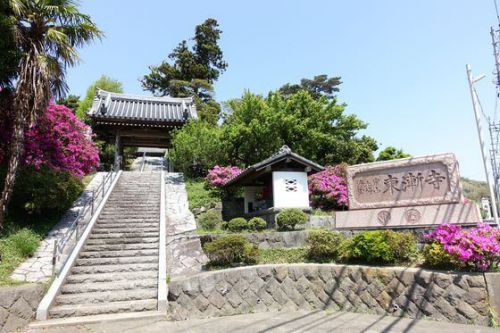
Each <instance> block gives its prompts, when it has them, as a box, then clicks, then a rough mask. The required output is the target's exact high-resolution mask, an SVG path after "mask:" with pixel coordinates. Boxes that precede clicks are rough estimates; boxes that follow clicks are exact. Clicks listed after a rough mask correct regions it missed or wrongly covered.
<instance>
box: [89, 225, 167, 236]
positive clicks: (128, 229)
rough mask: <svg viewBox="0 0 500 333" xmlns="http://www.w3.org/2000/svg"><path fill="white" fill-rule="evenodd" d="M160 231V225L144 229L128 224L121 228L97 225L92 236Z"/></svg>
mask: <svg viewBox="0 0 500 333" xmlns="http://www.w3.org/2000/svg"><path fill="white" fill-rule="evenodd" d="M159 230H160V227H159V225H154V224H153V225H152V226H150V227H144V226H136V225H130V224H129V225H126V224H121V225H120V226H119V227H110V226H99V227H98V225H96V226H95V227H94V229H92V235H97V234H116V233H125V234H130V233H136V232H137V231H140V232H142V233H145V232H156V233H158V231H159Z"/></svg>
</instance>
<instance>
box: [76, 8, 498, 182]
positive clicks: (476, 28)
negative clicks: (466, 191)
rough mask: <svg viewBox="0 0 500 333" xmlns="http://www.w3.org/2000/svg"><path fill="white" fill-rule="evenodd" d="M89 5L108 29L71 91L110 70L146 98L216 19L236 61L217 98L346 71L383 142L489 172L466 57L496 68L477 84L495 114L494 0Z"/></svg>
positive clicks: (356, 105) (349, 88)
mask: <svg viewBox="0 0 500 333" xmlns="http://www.w3.org/2000/svg"><path fill="white" fill-rule="evenodd" d="M81 7H82V11H83V12H85V13H88V14H90V15H91V16H92V18H93V19H94V21H95V22H96V23H97V24H98V25H99V27H100V28H101V29H102V30H103V31H104V33H105V35H106V37H105V38H104V39H103V40H102V42H97V43H95V44H93V45H91V46H87V47H85V48H83V49H82V50H81V52H80V55H81V57H82V59H83V62H82V63H81V64H80V65H79V66H77V67H75V68H72V69H70V70H69V72H68V80H69V86H70V91H71V93H74V94H78V95H84V93H85V91H86V89H87V87H88V86H89V85H90V84H91V83H92V82H93V81H94V80H96V79H97V78H98V77H99V76H100V75H101V74H106V75H108V76H111V77H112V78H115V79H117V80H119V81H121V82H122V83H123V85H124V89H125V91H126V92H129V93H140V94H147V93H146V92H143V90H142V88H141V86H140V83H139V81H138V80H139V78H141V77H142V76H143V75H144V74H146V73H148V66H149V65H154V64H158V63H160V62H161V61H162V60H163V59H165V58H166V56H167V55H168V53H170V51H171V50H172V49H173V48H174V47H175V46H176V45H177V44H178V43H179V42H180V41H181V40H183V39H188V38H190V37H191V36H192V35H193V33H194V27H195V25H197V24H199V23H201V22H203V21H204V20H205V19H206V18H208V17H213V18H215V19H217V20H218V21H219V24H220V27H221V29H222V30H223V32H224V33H223V35H222V39H221V42H220V43H221V46H222V49H223V51H224V57H225V60H226V61H227V62H228V63H229V67H228V69H227V71H226V72H225V73H224V74H223V75H222V76H221V78H220V80H219V82H217V84H216V86H215V88H216V99H217V100H219V101H224V100H227V99H230V98H234V97H239V96H241V94H242V93H243V91H244V90H245V89H249V90H251V91H252V92H256V93H261V94H265V93H267V92H268V91H269V90H272V89H276V88H278V87H280V86H281V85H282V84H284V83H286V82H297V81H299V80H300V79H301V78H303V77H312V76H314V75H317V74H322V73H325V74H329V75H339V76H341V77H342V81H343V84H342V86H341V91H340V93H339V94H338V99H339V101H340V102H345V103H347V105H348V106H347V109H346V111H347V112H348V113H355V114H357V115H358V116H359V117H360V118H361V119H363V120H364V121H366V122H368V123H369V126H368V129H367V130H366V131H364V133H366V134H368V135H371V136H373V137H375V138H376V139H377V140H378V142H379V143H380V145H381V147H385V146H389V145H392V146H396V147H400V148H403V149H404V150H405V151H407V152H409V153H411V154H412V155H414V156H418V155H425V154H432V153H440V152H454V153H455V154H456V155H457V157H458V159H459V162H460V169H461V174H462V175H463V176H467V177H471V178H475V179H483V178H484V172H483V169H482V163H481V155H480V152H479V144H478V139H477V134H476V129H475V124H474V116H473V113H472V109H471V100H470V95H469V91H468V85H467V78H466V74H465V64H467V63H469V64H471V65H472V69H473V72H474V73H476V75H478V74H481V73H483V74H486V75H487V78H486V79H484V80H482V81H481V82H480V83H479V84H478V86H477V88H478V91H479V94H480V97H481V100H482V103H483V105H484V107H485V109H487V111H488V112H491V113H493V108H494V105H495V103H494V101H495V95H494V94H495V90H494V86H493V84H492V83H491V81H492V74H491V73H492V71H493V67H494V66H493V65H494V63H493V56H492V47H491V44H490V43H491V40H490V35H489V29H490V26H491V25H494V24H497V23H496V22H497V21H496V17H495V13H494V5H493V1H490V0H474V1H470V0H469V1H465V0H439V1H436V0H418V1H417V0H414V1H396V0H378V1H368V0H365V1H361V0H354V1H313V0H310V1H278V0H276V1H269V0H268V1H261V0H252V1H245V2H244V1H218V0H214V1H201V0H200V1H189V0H185V1H164V0H163V1H160V0H143V1H140V2H137V1H130V0H106V1H102V0H101V1H97V0H87V1H83V2H82V4H81ZM485 134H486V133H485Z"/></svg>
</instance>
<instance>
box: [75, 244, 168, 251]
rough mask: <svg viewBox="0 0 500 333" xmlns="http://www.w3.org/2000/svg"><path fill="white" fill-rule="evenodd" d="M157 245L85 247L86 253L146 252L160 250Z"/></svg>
mask: <svg viewBox="0 0 500 333" xmlns="http://www.w3.org/2000/svg"><path fill="white" fill-rule="evenodd" d="M158 246H159V245H158V244H157V243H137V244H100V245H90V244H87V245H85V247H84V251H85V252H88V251H123V250H146V249H158Z"/></svg>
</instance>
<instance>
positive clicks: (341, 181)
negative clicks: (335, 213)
mask: <svg viewBox="0 0 500 333" xmlns="http://www.w3.org/2000/svg"><path fill="white" fill-rule="evenodd" d="M344 174H345V166H344V165H336V166H329V167H327V168H326V169H325V170H324V171H321V172H318V173H316V174H314V175H311V176H309V179H308V183H309V196H310V201H311V205H312V206H313V207H315V208H321V209H326V210H330V209H340V208H345V207H347V206H348V200H347V185H346V182H345V177H344Z"/></svg>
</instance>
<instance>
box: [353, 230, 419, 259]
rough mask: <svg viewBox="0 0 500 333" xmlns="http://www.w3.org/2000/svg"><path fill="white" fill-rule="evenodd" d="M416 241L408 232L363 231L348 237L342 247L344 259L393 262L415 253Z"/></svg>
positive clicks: (411, 256)
mask: <svg viewBox="0 0 500 333" xmlns="http://www.w3.org/2000/svg"><path fill="white" fill-rule="evenodd" d="M416 250H417V241H416V239H415V237H414V236H413V235H412V234H410V233H405V232H396V231H392V230H376V231H365V232H362V233H359V234H356V235H354V236H353V237H352V238H350V239H348V240H347V241H346V242H345V244H344V247H343V251H344V253H343V255H344V256H345V257H346V259H351V260H355V261H361V262H367V263H382V264H393V263H401V262H405V261H409V260H411V259H412V258H413V256H414V255H415V254H416Z"/></svg>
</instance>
